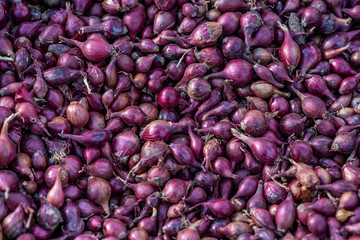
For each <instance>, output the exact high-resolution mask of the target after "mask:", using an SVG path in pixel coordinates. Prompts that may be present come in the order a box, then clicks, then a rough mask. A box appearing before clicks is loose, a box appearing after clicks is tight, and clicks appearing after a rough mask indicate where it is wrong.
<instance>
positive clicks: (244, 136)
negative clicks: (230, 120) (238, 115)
mask: <svg viewBox="0 0 360 240" xmlns="http://www.w3.org/2000/svg"><path fill="white" fill-rule="evenodd" d="M231 133H232V134H233V135H234V137H236V138H238V139H240V140H241V141H243V142H244V143H247V142H248V141H249V140H250V138H249V137H248V136H246V135H245V134H243V133H240V132H239V131H237V130H236V129H235V128H232V129H231Z"/></svg>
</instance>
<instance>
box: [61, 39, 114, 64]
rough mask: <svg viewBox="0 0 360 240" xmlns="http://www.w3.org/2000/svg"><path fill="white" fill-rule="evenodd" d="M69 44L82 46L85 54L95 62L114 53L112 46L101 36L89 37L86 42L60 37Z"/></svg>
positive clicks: (81, 48)
mask: <svg viewBox="0 0 360 240" xmlns="http://www.w3.org/2000/svg"><path fill="white" fill-rule="evenodd" d="M60 39H61V40H62V41H64V42H65V43H67V44H70V45H74V46H76V47H78V48H80V50H81V52H82V53H83V54H84V56H85V57H86V58H87V59H89V60H90V61H93V62H100V61H103V60H105V59H106V58H108V57H110V56H111V54H112V51H113V50H112V46H111V45H110V44H109V43H107V42H106V41H105V40H103V39H100V38H93V39H88V40H86V41H85V42H79V41H76V40H72V39H67V38H64V37H61V38H60Z"/></svg>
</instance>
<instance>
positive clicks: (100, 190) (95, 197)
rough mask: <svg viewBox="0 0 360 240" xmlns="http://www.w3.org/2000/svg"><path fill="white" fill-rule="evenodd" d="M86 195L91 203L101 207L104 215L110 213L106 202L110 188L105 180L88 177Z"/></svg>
mask: <svg viewBox="0 0 360 240" xmlns="http://www.w3.org/2000/svg"><path fill="white" fill-rule="evenodd" d="M87 194H88V197H89V199H90V200H91V201H93V202H95V203H96V204H99V205H100V206H102V208H103V209H104V211H105V212H106V214H109V213H110V210H109V203H108V202H109V198H110V194H111V187H110V184H109V183H108V182H107V181H106V180H104V179H102V178H99V177H90V178H89V180H88V186H87Z"/></svg>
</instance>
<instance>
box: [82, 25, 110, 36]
mask: <svg viewBox="0 0 360 240" xmlns="http://www.w3.org/2000/svg"><path fill="white" fill-rule="evenodd" d="M102 31H104V27H103V25H102V24H101V23H100V24H95V25H92V26H84V27H81V28H80V29H79V34H85V33H94V32H102Z"/></svg>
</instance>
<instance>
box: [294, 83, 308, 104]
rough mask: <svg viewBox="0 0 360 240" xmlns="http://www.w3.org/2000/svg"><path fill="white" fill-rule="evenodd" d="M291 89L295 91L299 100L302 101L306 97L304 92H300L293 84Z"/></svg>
mask: <svg viewBox="0 0 360 240" xmlns="http://www.w3.org/2000/svg"><path fill="white" fill-rule="evenodd" d="M291 89H292V90H293V91H294V92H295V94H296V95H297V96H298V97H299V98H300V100H301V101H304V99H305V98H306V96H305V95H304V94H302V93H301V92H300V91H299V90H297V89H296V88H295V87H294V86H291Z"/></svg>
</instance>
